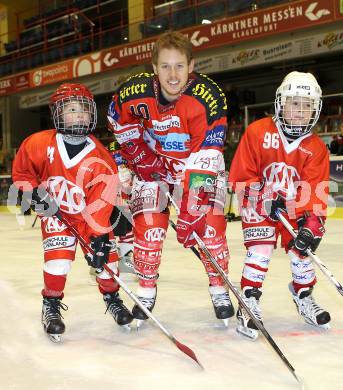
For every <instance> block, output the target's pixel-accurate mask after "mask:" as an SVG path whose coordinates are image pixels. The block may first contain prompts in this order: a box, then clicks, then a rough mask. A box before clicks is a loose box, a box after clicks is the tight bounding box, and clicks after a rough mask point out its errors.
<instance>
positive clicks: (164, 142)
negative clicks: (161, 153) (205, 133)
mask: <svg viewBox="0 0 343 390" xmlns="http://www.w3.org/2000/svg"><path fill="white" fill-rule="evenodd" d="M149 133H150V135H151V136H152V137H153V138H154V139H155V140H156V141H158V142H159V143H160V144H161V146H162V150H165V151H169V152H170V151H173V152H185V151H187V150H189V146H190V137H189V134H179V133H169V134H167V135H157V134H151V132H149Z"/></svg>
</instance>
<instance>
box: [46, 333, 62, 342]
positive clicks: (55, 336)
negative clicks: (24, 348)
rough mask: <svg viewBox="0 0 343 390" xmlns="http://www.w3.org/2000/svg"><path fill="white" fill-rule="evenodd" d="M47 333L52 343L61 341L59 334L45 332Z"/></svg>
mask: <svg viewBox="0 0 343 390" xmlns="http://www.w3.org/2000/svg"><path fill="white" fill-rule="evenodd" d="M47 335H48V338H49V340H50V341H52V342H53V343H60V342H61V341H62V337H61V335H60V334H49V333H47Z"/></svg>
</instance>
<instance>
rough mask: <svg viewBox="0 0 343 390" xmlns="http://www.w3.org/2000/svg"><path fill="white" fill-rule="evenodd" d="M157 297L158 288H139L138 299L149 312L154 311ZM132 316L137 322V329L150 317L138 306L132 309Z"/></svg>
mask: <svg viewBox="0 0 343 390" xmlns="http://www.w3.org/2000/svg"><path fill="white" fill-rule="evenodd" d="M156 297H157V288H138V291H137V298H138V299H139V301H140V302H141V303H142V304H143V305H144V306H145V307H146V308H147V309H148V310H149V311H152V310H153V308H154V306H155V303H156ZM132 315H133V317H134V318H135V319H136V320H137V321H136V325H137V328H140V327H141V326H142V324H143V323H144V321H145V320H147V319H148V318H149V317H148V316H147V315H146V314H145V313H144V312H143V311H142V310H141V309H140V308H139V306H138V305H135V306H134V307H133V309H132Z"/></svg>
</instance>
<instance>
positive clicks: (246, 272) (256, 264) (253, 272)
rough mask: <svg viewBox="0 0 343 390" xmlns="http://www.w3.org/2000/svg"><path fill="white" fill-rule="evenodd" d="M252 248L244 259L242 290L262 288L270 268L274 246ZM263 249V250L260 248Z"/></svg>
mask: <svg viewBox="0 0 343 390" xmlns="http://www.w3.org/2000/svg"><path fill="white" fill-rule="evenodd" d="M256 247H257V245H254V246H253V247H250V248H249V250H248V251H247V254H246V257H245V259H244V268H243V274H242V282H241V285H242V288H243V287H245V286H252V287H257V288H259V287H261V286H262V283H263V281H264V279H265V277H266V273H267V271H268V268H269V262H270V256H271V253H272V250H273V249H272V248H273V247H272V245H261V246H258V248H256ZM259 247H261V248H259Z"/></svg>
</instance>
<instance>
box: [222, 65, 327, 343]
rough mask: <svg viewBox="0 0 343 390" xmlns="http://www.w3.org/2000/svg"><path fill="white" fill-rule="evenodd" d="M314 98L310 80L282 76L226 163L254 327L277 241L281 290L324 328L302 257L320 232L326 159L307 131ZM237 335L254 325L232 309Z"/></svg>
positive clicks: (311, 273)
mask: <svg viewBox="0 0 343 390" xmlns="http://www.w3.org/2000/svg"><path fill="white" fill-rule="evenodd" d="M321 96H322V91H321V88H320V86H319V85H318V83H317V81H316V79H315V77H314V76H313V75H312V74H311V73H302V72H291V73H289V74H288V75H287V76H286V77H285V78H284V80H283V81H282V83H281V85H280V86H279V88H278V89H277V91H276V99H275V116H274V117H273V118H263V119H261V120H258V121H256V122H253V123H252V124H250V125H249V126H248V128H247V129H246V131H245V134H244V135H243V137H242V140H241V142H240V144H239V146H238V149H237V151H236V154H235V156H234V159H233V161H232V164H231V168H230V174H229V182H230V184H232V186H233V187H234V188H235V191H236V193H237V195H238V197H239V199H240V202H241V203H240V206H241V215H242V225H243V234H244V244H245V246H246V248H247V255H246V258H245V260H244V268H243V274H242V279H241V288H242V292H243V299H244V301H245V302H246V303H247V305H248V306H249V307H250V309H251V310H252V312H253V313H254V314H255V316H256V317H257V318H258V319H260V320H262V313H261V308H260V304H259V301H260V297H261V295H262V291H261V288H262V283H263V281H264V279H265V276H266V273H267V271H268V266H269V262H270V260H271V257H272V253H273V250H274V248H275V246H276V242H277V239H278V236H279V235H280V236H281V246H282V247H284V248H285V250H286V252H287V253H288V255H289V257H290V263H291V271H292V278H293V281H292V282H291V283H290V285H289V288H290V291H291V294H292V298H293V300H294V302H295V304H296V307H297V310H298V312H299V314H300V315H301V316H302V317H303V318H304V320H305V321H306V322H307V323H309V324H311V325H315V326H319V327H322V328H328V327H329V322H330V315H329V313H328V312H327V311H325V310H324V309H322V308H321V307H320V306H319V305H318V304H317V303H316V302H315V301H314V298H313V296H312V290H313V287H314V285H315V284H316V275H315V270H314V268H313V265H312V263H311V261H310V258H309V257H307V254H306V250H307V249H311V250H313V251H314V250H316V248H317V247H318V245H319V243H320V241H321V238H322V236H323V234H324V232H325V229H324V222H325V216H326V207H327V191H328V188H327V186H326V184H327V181H328V180H329V157H328V151H327V149H326V146H325V145H324V143H323V142H322V141H321V139H320V138H319V137H318V136H317V135H315V134H313V133H312V132H311V130H312V129H313V126H314V125H315V124H316V122H317V120H318V117H319V114H320V110H321V107H322V100H321ZM278 208H281V209H283V210H284V212H287V219H288V220H289V221H290V223H291V224H292V226H293V227H294V228H296V229H297V231H298V234H297V237H296V238H295V239H292V237H291V236H290V234H289V233H288V231H287V230H286V229H285V228H284V227H283V225H282V224H281V222H279V221H278V218H277V216H276V214H275V211H276V209H278ZM237 318H238V321H239V324H238V328H237V331H238V332H241V333H243V334H245V335H247V336H248V337H251V338H253V339H254V338H256V337H257V335H258V332H257V330H256V326H255V325H254V323H253V322H252V320H251V319H249V317H248V315H247V314H246V313H245V312H244V311H243V310H241V308H239V309H238V312H237Z"/></svg>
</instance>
